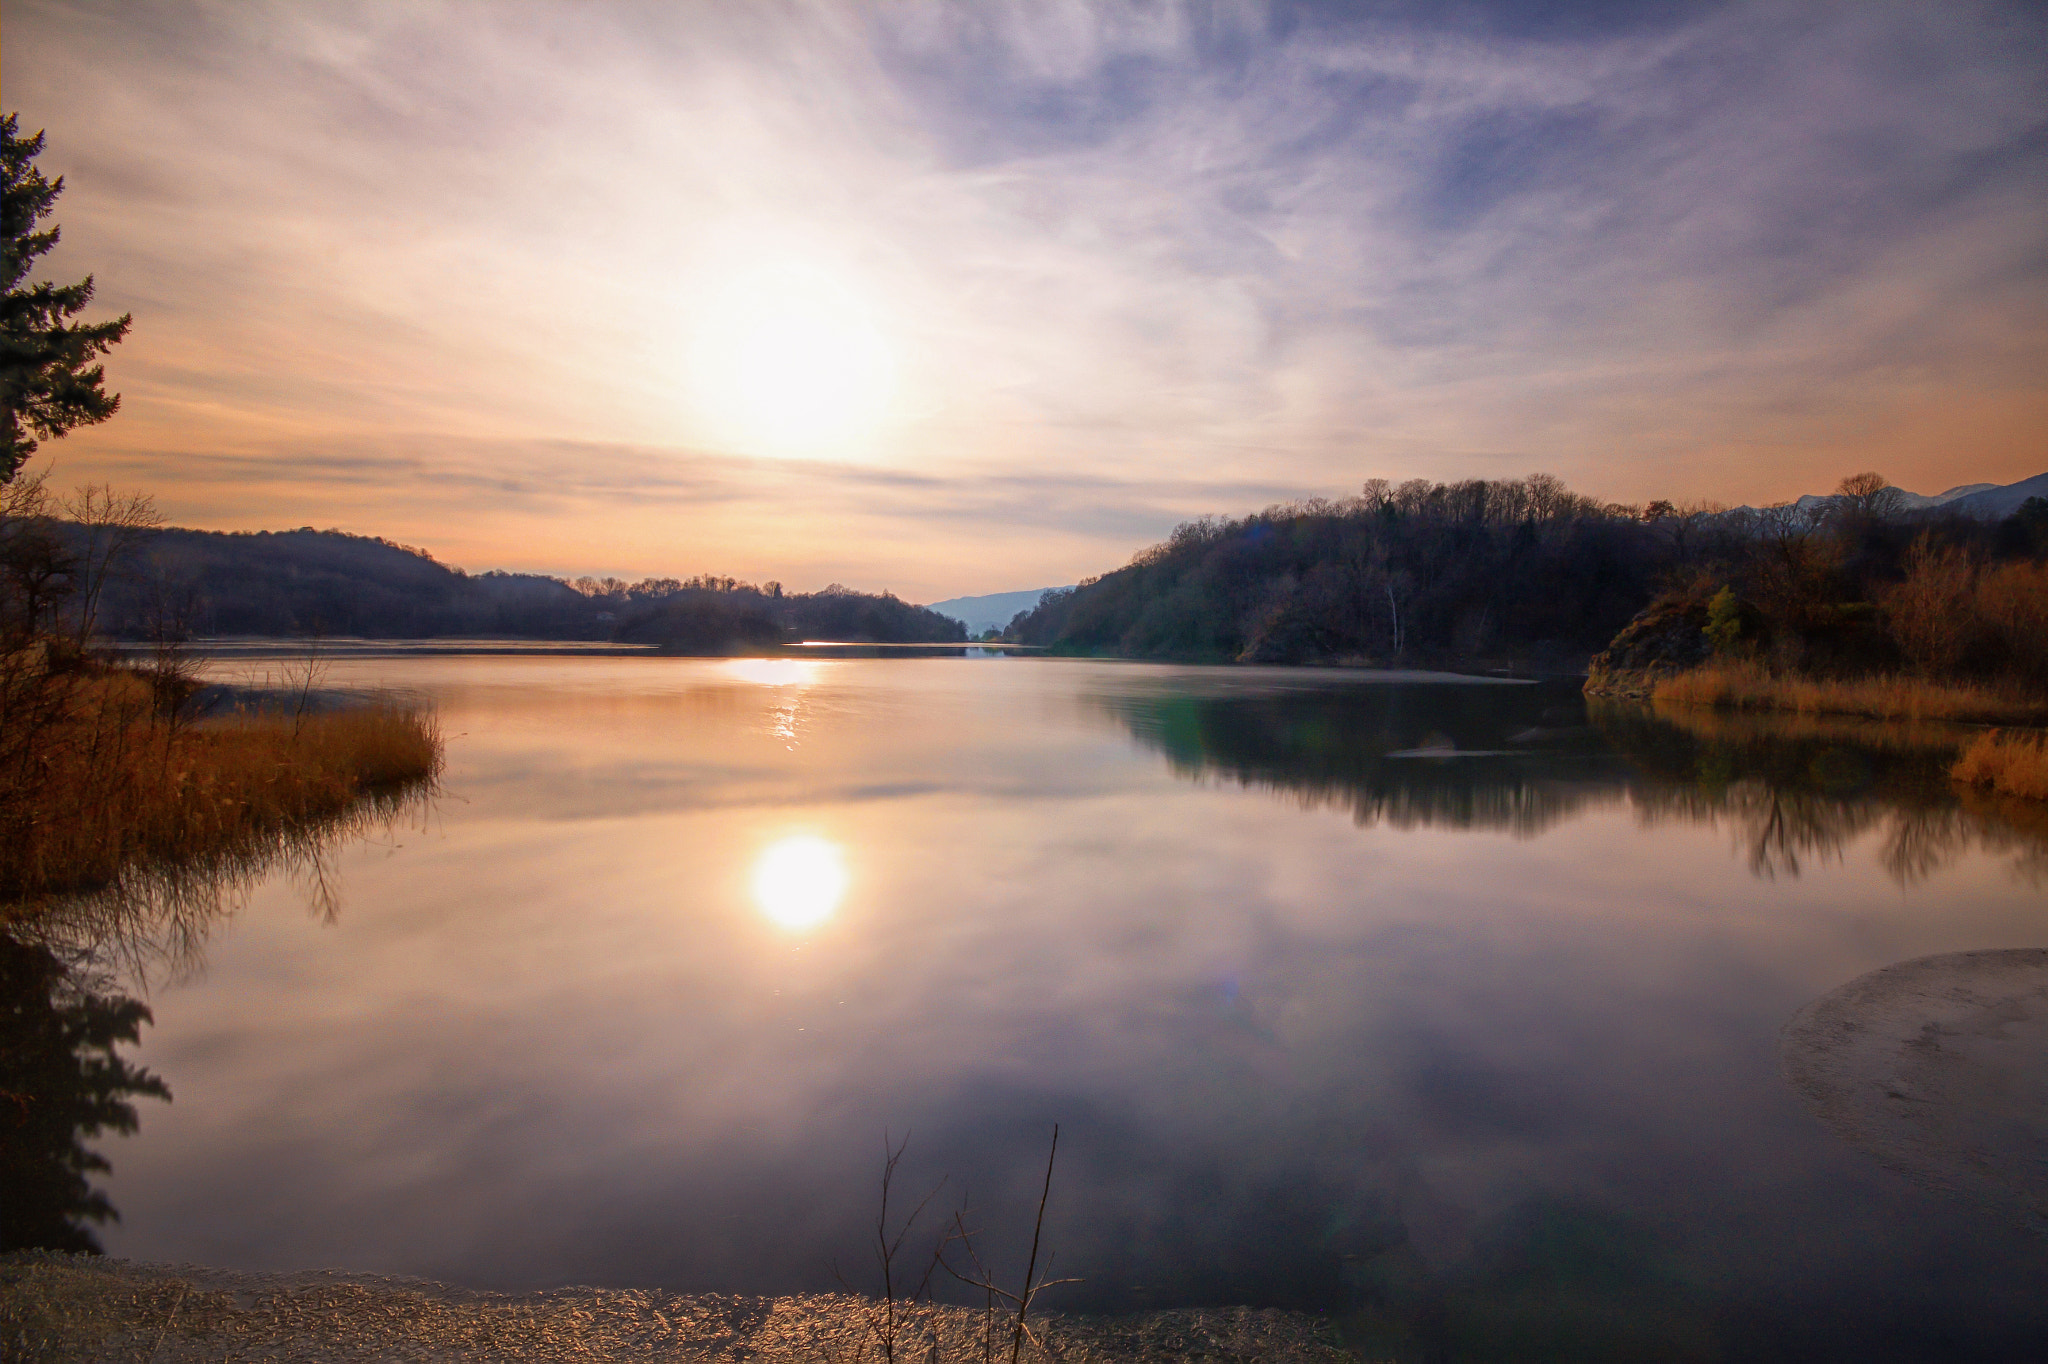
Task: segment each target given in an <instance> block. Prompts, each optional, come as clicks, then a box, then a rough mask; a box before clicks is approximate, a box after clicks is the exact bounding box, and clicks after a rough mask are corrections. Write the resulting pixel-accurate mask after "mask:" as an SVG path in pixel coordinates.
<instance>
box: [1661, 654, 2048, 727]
mask: <svg viewBox="0 0 2048 1364" xmlns="http://www.w3.org/2000/svg"><path fill="white" fill-rule="evenodd" d="M1651 695H1652V698H1653V699H1655V700H1658V701H1668V702H1673V703H1675V704H1678V705H1688V706H1712V707H1719V708H1725V709H1733V710H1783V711H1792V712H1795V713H1798V714H1808V715H1858V716H1865V717H1868V718H1870V719H1876V720H1908V721H1948V722H1951V723H1960V724H2038V723H2042V722H2048V699H2044V698H2042V697H2039V696H2029V695H2023V694H2019V693H2017V692H2013V691H2004V690H1998V689H1994V688H1990V687H1982V686H1974V685H1971V684H1969V683H1961V682H1932V681H1928V680H1926V679H1924V678H1918V677H1903V676H1899V677H1863V678H1847V679H1840V680H1830V679H1823V678H1812V677H1801V676H1799V675H1797V674H1793V673H1773V672H1770V671H1769V670H1768V669H1766V668H1764V667H1762V666H1760V665H1758V664H1755V663H1719V664H1709V665H1708V666H1706V667H1703V668H1694V669H1691V670H1690V671H1687V672H1682V673H1674V674H1672V675H1671V676H1669V677H1665V678H1662V679H1660V680H1659V681H1658V682H1657V684H1656V687H1655V688H1654V690H1653V691H1652V693H1651Z"/></svg>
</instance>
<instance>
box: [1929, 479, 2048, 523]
mask: <svg viewBox="0 0 2048 1364" xmlns="http://www.w3.org/2000/svg"><path fill="white" fill-rule="evenodd" d="M2030 497H2048V474H2035V475H2034V476H2033V477H2032V478H2023V479H2021V480H2020V481H2019V482H2017V483H2008V484H2006V485H2005V486H2004V487H2003V488H1987V489H1985V490H1984V491H1982V492H1972V493H1970V494H1969V495H1967V496H1965V497H1959V498H1957V499H1956V500H1955V501H1953V502H1951V503H1949V504H1948V505H1949V509H1950V510H1951V511H1959V512H1961V513H1962V514H1963V515H1965V516H1974V517H1976V518H1977V519H1978V520H1980V521H2000V520H2003V519H2004V518H2006V517H2008V516H2011V515H2012V514H2013V513H2014V512H2016V511H2018V510H2019V509H2020V504H2021V503H2023V502H2025V501H2026V500H2027V499H2028V498H2030Z"/></svg>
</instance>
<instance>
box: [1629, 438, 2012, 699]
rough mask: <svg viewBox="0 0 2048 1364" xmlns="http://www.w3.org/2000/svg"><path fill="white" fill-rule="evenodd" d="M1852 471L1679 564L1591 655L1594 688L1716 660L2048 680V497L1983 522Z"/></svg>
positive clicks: (2000, 680) (1825, 672)
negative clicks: (1828, 497)
mask: <svg viewBox="0 0 2048 1364" xmlns="http://www.w3.org/2000/svg"><path fill="white" fill-rule="evenodd" d="M1866 480H1867V481H1866ZM1843 487H1844V489H1845V494H1844V495H1843V496H1841V497H1840V498H1838V500H1837V503H1836V505H1834V506H1832V507H1830V508H1827V509H1825V510H1824V513H1823V514H1817V515H1816V514H1804V515H1802V514H1800V513H1799V512H1798V511H1797V510H1796V509H1790V508H1772V509H1768V510H1766V511H1765V512H1763V513H1758V514H1756V515H1755V516H1753V517H1751V518H1749V520H1748V521H1747V522H1746V524H1745V528H1744V534H1743V535H1741V536H1740V537H1737V538H1734V539H1732V540H1728V541H1726V542H1724V543H1722V544H1719V545H1717V546H1716V552H1715V553H1713V554H1712V555H1711V556H1708V557H1706V558H1704V559H1702V560H1701V561H1699V562H1696V563H1691V564H1688V565H1685V566H1684V571H1682V572H1677V573H1673V574H1670V575H1668V576H1667V579H1666V581H1665V582H1664V584H1663V585H1662V590H1661V591H1660V592H1659V593H1658V594H1657V596H1656V597H1655V598H1654V599H1653V600H1652V601H1651V602H1650V603H1649V604H1648V605H1647V606H1646V608H1645V610H1644V611H1643V612H1642V613H1641V615H1640V616H1638V618H1637V619H1636V620H1634V621H1632V622H1631V623H1630V625H1629V626H1628V628H1627V629H1626V630H1624V631H1623V632H1622V634H1621V635H1620V636H1618V637H1617V638H1616V639H1615V641H1614V643H1613V645H1612V646H1611V647H1610V648H1609V649H1608V650H1607V651H1606V652H1605V653H1604V654H1603V655H1602V656H1601V657H1599V658H1597V659H1595V660H1594V665H1595V666H1594V671H1595V674H1596V675H1595V679H1594V682H1595V687H1596V689H1599V688H1601V687H1602V686H1603V684H1607V689H1613V690H1626V689H1627V688H1628V679H1629V678H1630V677H1631V676H1639V675H1641V674H1643V673H1645V672H1646V671H1647V670H1653V669H1657V670H1666V671H1668V670H1672V669H1680V668H1685V667H1689V666H1693V665H1697V664H1704V663H1709V662H1716V663H1741V664H1744V665H1754V666H1756V667H1759V668H1761V669H1764V670H1766V671H1767V672H1769V673H1771V674H1774V675H1798V676H1804V677H1813V678H1854V677H1865V676H1871V675H1878V674H1908V673H1909V674H1912V675H1914V676H1917V677H1921V678H1925V679H1928V680H1930V681H1936V682H1944V683H1959V682H1960V683H1982V684H2002V685H2004V686H2006V687H2008V688H2017V689H2020V690H2027V691H2036V692H2037V691H2039V690H2040V689H2043V688H2048V499H2042V498H2039V497H2035V498H2030V499H2028V501H2027V502H2025V503H2024V504H2022V505H2021V507H2020V508H2019V510H2018V511H2017V512H2015V513H2014V514H2012V515H2011V516H2009V517H2007V518H2005V519H2004V520H2003V521H1999V522H1985V521H1980V520H1975V519H1972V518H1969V517H1966V516H1958V515H1953V514H1942V513H1939V512H1936V513H1932V514H1929V513H1918V514H1912V515H1899V514H1897V513H1896V512H1895V511H1894V510H1893V508H1892V505H1891V504H1889V503H1888V500H1887V498H1886V493H1887V492H1888V490H1887V489H1886V488H1884V487H1883V486H1882V482H1881V480H1869V476H1864V480H1858V479H1847V480H1844V482H1843ZM1610 678H1611V679H1612V681H1611V683H1610V681H1609V679H1610Z"/></svg>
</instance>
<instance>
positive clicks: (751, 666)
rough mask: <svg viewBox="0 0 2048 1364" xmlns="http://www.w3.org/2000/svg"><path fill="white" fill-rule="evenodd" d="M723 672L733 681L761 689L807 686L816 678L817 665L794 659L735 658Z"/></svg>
mask: <svg viewBox="0 0 2048 1364" xmlns="http://www.w3.org/2000/svg"><path fill="white" fill-rule="evenodd" d="M725 671H726V675H727V676H729V677H731V678H733V679H734V680H735V681H739V682H752V683H755V684H757V685H759V686H763V687H796V686H808V685H809V684H810V683H812V682H815V681H816V680H817V677H818V665H817V664H815V663H808V662H805V661H803V660H801V659H795V658H735V659H733V660H731V661H730V662H728V663H727V664H726V665H725Z"/></svg>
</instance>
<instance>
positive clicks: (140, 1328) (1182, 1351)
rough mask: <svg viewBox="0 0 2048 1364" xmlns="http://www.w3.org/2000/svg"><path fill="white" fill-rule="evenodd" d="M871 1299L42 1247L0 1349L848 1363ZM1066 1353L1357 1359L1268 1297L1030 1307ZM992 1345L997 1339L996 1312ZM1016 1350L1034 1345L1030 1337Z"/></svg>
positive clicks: (1036, 1354) (921, 1312)
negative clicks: (1116, 1311)
mask: <svg viewBox="0 0 2048 1364" xmlns="http://www.w3.org/2000/svg"><path fill="white" fill-rule="evenodd" d="M877 1306H878V1304H877V1302H876V1301H875V1300H874V1299H871V1298H862V1297H857V1296H854V1295H852V1294H846V1293H823V1294H800V1295H792V1296H788V1297H776V1298H763V1297H747V1296H740V1295H730V1294H717V1293H700V1294H683V1293H671V1292H667V1291H664V1290H659V1289H632V1288H590V1287H581V1286H575V1287H563V1288H552V1289H543V1290H540V1291H537V1292H531V1293H494V1292H488V1291H484V1290H479V1289H467V1288H459V1287H455V1286H453V1285H449V1284H442V1283H436V1282H433V1281H431V1280H426V1279H413V1278H404V1277H399V1276H393V1275H377V1274H355V1273H347V1272H342V1271H336V1270H309V1271H299V1272H293V1273H254V1272H244V1271H238V1270H225V1269H214V1268H209V1267H207V1266H202V1265H182V1264H154V1263H138V1262H134V1261H128V1260H116V1259H109V1258H106V1257H101V1256H90V1255H65V1254H62V1253H60V1252H50V1251H15V1252H10V1253H7V1254H5V1255H0V1349H5V1350H6V1351H7V1356H6V1357H7V1358H9V1359H21V1360H43V1359H48V1360H60V1359H61V1360H75V1361H80V1362H81V1364H97V1362H98V1361H107V1362H108V1364H112V1361H116V1360H120V1361H133V1360H136V1359H148V1360H150V1361H151V1364H183V1362H189V1364H199V1362H200V1361H207V1362H208V1364H212V1362H213V1361H218V1360H220V1359H222V1358H223V1357H227V1356H245V1357H258V1358H262V1359H266V1360H281V1361H283V1360H306V1361H311V1360H322V1361H328V1360H354V1359H363V1360H373V1359H374V1360H382V1359H391V1358H404V1359H434V1360H467V1359H490V1360H509V1361H520V1362H522V1364H526V1362H549V1361H556V1360H579V1361H614V1360H615V1361H620V1364H624V1362H625V1361H663V1360H677V1361H681V1360H689V1361H732V1362H733V1364H738V1361H741V1360H745V1361H749V1362H750V1364H751V1362H754V1361H771V1360H789V1361H792V1364H794V1362H795V1361H799V1360H801V1361H806V1364H816V1361H819V1360H833V1361H840V1360H844V1361H853V1360H857V1359H862V1358H867V1357H869V1356H871V1355H872V1356H873V1357H875V1358H880V1357H881V1351H880V1349H879V1348H878V1347H877V1346H876V1345H875V1343H874V1341H873V1339H872V1333H871V1330H870V1327H869V1322H870V1320H871V1313H872V1312H873V1310H874V1309H875V1308H876V1307H877ZM896 1311H897V1317H898V1321H899V1334H898V1339H897V1343H896V1352H897V1355H898V1357H899V1358H901V1359H903V1360H905V1361H911V1360H915V1361H917V1364H928V1361H931V1360H934V1359H937V1360H941V1361H944V1360H959V1361H967V1360H980V1359H981V1358H982V1350H983V1339H984V1337H983V1328H984V1318H983V1314H982V1313H981V1312H979V1311H977V1310H976V1309H974V1308H969V1307H953V1306H943V1305H933V1304H928V1303H926V1304H918V1305H915V1306H906V1305H904V1304H902V1303H898V1304H897V1308H896ZM1032 1329H1033V1331H1034V1332H1036V1333H1037V1334H1038V1335H1039V1336H1040V1337H1041V1338H1042V1339H1043V1340H1044V1341H1045V1342H1046V1344H1047V1345H1048V1346H1049V1347H1050V1348H1051V1350H1052V1352H1053V1354H1054V1356H1055V1357H1056V1358H1058V1359H1059V1360H1061V1361H1062V1362H1063V1364H1067V1362H1069V1361H1071V1364H1089V1362H1090V1361H1097V1360H1100V1361H1111V1360H1116V1361H1140V1362H1142V1364H1151V1362H1152V1361H1160V1362H1161V1364H1163V1362H1164V1361H1167V1360H1178V1359H1187V1358H1190V1357H1194V1356H1199V1357H1200V1358H1202V1359H1204V1360H1207V1361H1211V1362H1212V1364H1238V1362H1239V1361H1243V1364H1251V1361H1254V1360H1258V1361H1284V1362H1286V1364H1293V1362H1294V1361H1300V1364H1337V1362H1338V1361H1344V1360H1349V1359H1351V1358H1352V1355H1351V1354H1350V1352H1348V1351H1347V1350H1345V1349H1344V1348H1343V1346H1342V1345H1341V1344H1340V1343H1339V1339H1338V1333H1337V1330H1336V1328H1335V1326H1334V1324H1333V1323H1332V1320H1331V1319H1330V1318H1328V1317H1323V1316H1317V1315H1314V1314H1311V1313H1306V1312H1288V1311H1282V1310H1279V1309H1275V1308H1250V1307H1224V1308H1185V1309H1177V1310H1168V1311H1156V1312H1143V1313H1135V1314H1130V1315H1116V1316H1068V1315H1063V1314H1059V1313H1046V1314H1044V1315H1043V1316H1034V1317H1033V1319H1032ZM996 1337H997V1338H996V1351H995V1354H996V1357H997V1358H1004V1357H1006V1355H1007V1350H1008V1336H1007V1330H1006V1322H1005V1320H1000V1319H999V1321H998V1326H997V1333H996ZM1024 1357H1025V1358H1027V1359H1034V1360H1042V1359H1043V1358H1045V1356H1044V1354H1042V1353H1041V1352H1040V1351H1038V1350H1036V1349H1027V1350H1026V1351H1025V1356H1024Z"/></svg>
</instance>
